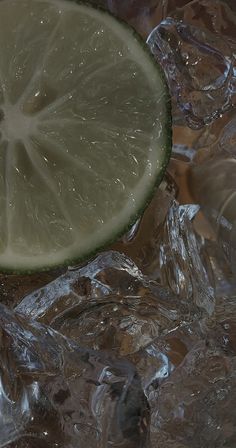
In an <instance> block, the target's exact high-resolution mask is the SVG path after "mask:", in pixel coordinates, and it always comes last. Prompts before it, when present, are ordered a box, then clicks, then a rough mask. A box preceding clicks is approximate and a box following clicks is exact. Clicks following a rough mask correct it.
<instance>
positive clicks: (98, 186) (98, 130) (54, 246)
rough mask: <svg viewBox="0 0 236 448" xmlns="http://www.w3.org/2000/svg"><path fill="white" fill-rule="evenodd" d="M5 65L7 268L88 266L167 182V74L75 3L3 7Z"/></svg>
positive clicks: (126, 36)
mask: <svg viewBox="0 0 236 448" xmlns="http://www.w3.org/2000/svg"><path fill="white" fill-rule="evenodd" d="M0 54H1V58H0V137H1V139H0V148H1V151H0V205H1V219H0V269H1V270H11V271H18V272H20V271H24V272H25V271H32V270H39V269H47V268H50V267H52V266H57V265H60V264H68V263H71V262H72V261H77V260H80V259H82V258H85V257H88V256H89V255H91V254H93V253H94V252H95V251H96V250H98V249H99V248H100V247H102V246H104V245H105V244H107V243H108V242H110V241H112V240H114V239H115V238H117V237H118V236H119V235H120V234H122V233H123V232H124V231H125V230H126V229H127V227H128V226H129V225H130V224H131V223H132V222H133V221H134V219H136V217H137V216H138V214H140V213H141V211H142V210H143V208H144V207H145V205H146V203H147V201H148V198H149V197H150V195H151V193H152V192H153V189H154V186H155V185H156V184H157V183H158V182H160V180H161V177H162V175H163V172H164V169H165V167H166V164H167V162H168V158H169V154H170V147H171V120H170V100H169V96H168V89H167V87H166V83H165V80H164V77H163V74H162V72H161V70H160V68H159V66H158V65H157V64H156V62H154V60H153V59H152V56H151V55H150V54H149V50H148V48H147V47H146V46H145V44H144V43H142V42H141V40H140V38H139V37H138V36H137V35H136V34H135V32H134V31H133V30H132V29H130V28H129V27H128V26H127V25H126V24H124V23H121V22H119V21H118V20H116V19H115V18H113V17H112V16H111V15H110V14H108V13H106V12H105V11H102V10H99V9H95V8H93V7H91V6H88V5H85V4H81V3H80V4H77V3H75V2H72V1H69V0H67V1H64V0H61V1H60V0H58V1H55V0H1V2H0Z"/></svg>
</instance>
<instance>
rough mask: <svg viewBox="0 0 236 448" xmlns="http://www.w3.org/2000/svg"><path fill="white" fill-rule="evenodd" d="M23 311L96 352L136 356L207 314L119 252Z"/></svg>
mask: <svg viewBox="0 0 236 448" xmlns="http://www.w3.org/2000/svg"><path fill="white" fill-rule="evenodd" d="M17 311H18V312H21V313H24V314H25V315H27V316H29V317H30V318H34V319H37V320H40V321H43V322H46V323H47V324H49V325H50V326H51V327H53V328H54V329H56V330H57V331H59V332H61V333H62V334H64V335H66V336H67V337H69V338H71V339H73V340H75V341H77V343H79V345H82V346H84V347H90V348H93V349H99V350H101V349H103V350H112V351H114V352H115V353H117V354H119V355H122V356H124V355H126V356H127V355H130V354H132V353H135V352H137V351H139V350H141V349H143V348H144V347H146V346H147V345H149V344H150V343H151V342H152V341H153V340H155V339H156V337H158V336H160V335H161V334H166V333H168V332H170V331H172V330H173V329H174V328H176V327H179V326H181V325H182V323H183V322H191V321H192V320H193V319H194V318H196V316H199V315H200V314H201V308H199V307H198V306H197V305H196V304H195V303H194V302H192V303H191V302H189V301H188V298H187V297H179V296H177V295H176V294H174V293H173V292H171V291H170V290H168V289H167V288H164V287H162V286H160V285H159V284H158V283H157V282H156V281H154V280H150V279H149V278H148V277H147V276H144V275H143V274H142V273H141V271H140V270H139V269H138V268H137V266H136V265H135V264H134V263H133V262H132V261H131V260H130V259H129V258H128V257H127V256H124V255H122V254H120V253H118V252H114V251H113V252H112V251H110V252H107V253H103V254H101V255H99V256H98V257H97V258H95V260H94V261H92V262H91V263H89V264H88V265H86V266H85V267H83V268H81V269H77V270H74V271H70V272H68V273H67V274H66V275H63V276H61V277H59V278H58V279H57V280H55V281H54V282H52V283H50V284H49V285H47V286H46V287H44V288H41V289H40V290H39V291H36V292H35V293H33V294H31V295H29V296H26V297H25V299H24V300H23V301H22V302H21V303H20V304H19V305H18V307H17Z"/></svg>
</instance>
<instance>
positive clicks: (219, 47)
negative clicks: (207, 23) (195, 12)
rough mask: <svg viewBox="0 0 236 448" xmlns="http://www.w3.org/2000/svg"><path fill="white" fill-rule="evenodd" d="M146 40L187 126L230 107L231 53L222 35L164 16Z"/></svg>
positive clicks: (206, 121)
mask: <svg viewBox="0 0 236 448" xmlns="http://www.w3.org/2000/svg"><path fill="white" fill-rule="evenodd" d="M147 43H148V45H149V47H150V49H151V51H152V53H153V54H154V56H155V57H156V58H157V60H159V62H161V64H162V66H163V69H164V71H165V73H166V76H167V80H168V82H169V86H170V90H171V93H172V96H173V97H174V98H176V101H177V103H178V106H179V108H180V109H181V110H182V112H183V113H184V115H185V117H186V120H187V123H188V125H189V126H190V127H192V128H194V129H198V128H201V127H202V126H204V125H205V124H209V123H210V122H212V121H213V120H214V119H216V118H218V117H219V116H220V115H221V114H223V113H224V112H225V111H227V110H228V109H230V108H231V107H232V105H233V101H234V100H233V93H234V87H233V85H234V83H235V79H234V76H235V74H234V68H233V56H232V51H231V48H230V46H229V44H228V42H227V41H226V40H224V38H223V37H222V36H219V35H218V34H216V33H213V32H211V31H209V30H206V29H204V28H203V29H201V28H199V27H196V26H194V25H189V24H188V23H184V22H182V21H177V20H175V19H173V18H167V19H165V20H164V21H162V22H161V23H160V24H159V25H158V26H157V27H156V28H155V29H154V30H153V31H152V32H151V34H150V36H149V38H148V40H147Z"/></svg>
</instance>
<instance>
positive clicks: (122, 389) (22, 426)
mask: <svg viewBox="0 0 236 448" xmlns="http://www.w3.org/2000/svg"><path fill="white" fill-rule="evenodd" d="M0 331H1V349H0V406H1V407H0V409H1V413H0V447H5V446H11V447H14V448H18V447H19V446H24V447H26V446H29V447H32V446H37V447H39V446H40V447H41V446H44V447H68V448H69V447H70V448H78V446H79V447H80V448H87V447H88V446H89V447H90V448H104V447H122V448H130V447H132V448H137V447H140V448H141V447H146V446H147V444H146V443H147V441H148V437H149V435H148V419H149V413H148V405H147V402H146V400H145V397H144V394H143V392H142V388H141V384H140V380H139V377H138V376H137V373H136V371H135V369H134V367H133V366H132V364H131V363H129V362H128V361H126V360H123V359H120V358H117V357H116V359H115V358H114V357H112V355H108V354H106V353H101V352H95V351H92V350H88V349H84V348H80V347H79V346H78V345H76V344H75V343H74V342H73V341H70V340H69V339H66V338H65V337H64V336H62V335H60V334H59V333H57V332H56V331H54V330H52V329H51V328H49V327H47V326H44V325H42V324H39V323H38V322H34V321H31V320H29V319H26V318H25V316H23V315H20V314H18V313H13V312H11V311H9V310H8V309H7V308H6V307H5V306H3V305H0ZM9 444H10V445H9Z"/></svg>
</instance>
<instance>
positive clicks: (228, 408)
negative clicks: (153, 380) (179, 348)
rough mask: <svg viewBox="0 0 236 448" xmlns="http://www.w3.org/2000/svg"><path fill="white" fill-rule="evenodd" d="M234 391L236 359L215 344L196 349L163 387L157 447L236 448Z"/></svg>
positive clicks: (155, 416)
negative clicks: (234, 447)
mask: <svg viewBox="0 0 236 448" xmlns="http://www.w3.org/2000/svg"><path fill="white" fill-rule="evenodd" d="M235 386H236V377H235V356H232V357H227V355H226V354H225V353H224V351H223V350H221V348H220V347H217V346H215V345H214V344H212V343H211V341H210V340H209V341H207V340H206V342H204V341H202V342H200V343H198V344H196V346H195V347H194V348H193V349H192V350H191V351H190V352H189V353H188V354H187V355H186V357H185V359H184V361H183V363H182V364H181V365H180V366H179V367H178V368H177V369H176V370H175V371H174V372H173V373H172V375H171V376H170V377H169V378H168V379H167V380H166V381H165V382H163V383H162V384H161V385H160V387H159V390H158V393H157V396H156V410H155V411H154V412H153V413H152V443H153V447H154V446H158V447H161V448H166V447H172V446H173V447H174V446H176V444H175V442H177V446H183V447H186V448H187V447H189V446H192V447H194V448H199V447H203V446H204V447H205V446H207V447H209V448H215V447H223V446H224V447H233V446H235V443H236V431H235V418H236V414H235V408H234V402H235V399H236V395H235ZM178 443H179V445H178Z"/></svg>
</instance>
